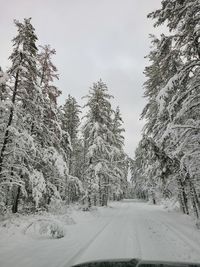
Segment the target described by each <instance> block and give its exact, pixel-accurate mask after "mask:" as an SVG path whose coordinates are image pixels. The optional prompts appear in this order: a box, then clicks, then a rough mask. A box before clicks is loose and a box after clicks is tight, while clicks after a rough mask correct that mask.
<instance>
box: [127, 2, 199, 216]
mask: <svg viewBox="0 0 200 267" xmlns="http://www.w3.org/2000/svg"><path fill="white" fill-rule="evenodd" d="M199 14H200V3H199V1H198V0H187V1H186V0H177V1H173V0H163V1H162V2H161V8H160V9H159V10H157V11H155V12H152V13H151V14H149V15H148V17H149V18H153V19H155V20H156V22H155V26H160V25H162V24H164V25H165V26H166V27H167V29H168V31H169V34H167V35H165V34H162V35H161V37H160V38H156V37H155V36H151V38H152V50H151V52H150V54H149V56H148V59H149V61H150V65H149V66H148V67H146V68H145V75H146V77H147V80H146V82H145V84H144V90H145V92H144V96H145V97H146V99H147V104H146V106H145V108H144V110H143V112H142V116H141V117H142V118H144V119H145V122H146V123H145V127H144V131H143V137H142V140H141V141H140V143H139V145H138V147H137V149H136V152H135V159H134V161H133V162H132V180H133V181H134V186H135V189H136V191H137V193H138V195H139V196H143V197H149V198H151V199H152V201H153V202H154V203H155V202H157V201H159V200H160V199H161V198H172V199H174V201H176V200H177V201H179V203H180V207H181V209H182V211H183V212H184V213H186V214H190V213H193V214H195V215H196V217H197V218H198V217H199V215H200V43H199V41H200V19H199Z"/></svg>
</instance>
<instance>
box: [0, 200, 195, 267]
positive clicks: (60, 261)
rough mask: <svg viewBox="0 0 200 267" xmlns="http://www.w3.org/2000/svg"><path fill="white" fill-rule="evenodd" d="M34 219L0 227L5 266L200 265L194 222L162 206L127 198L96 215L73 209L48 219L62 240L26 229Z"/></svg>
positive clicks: (0, 250)
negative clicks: (93, 262) (58, 226)
mask: <svg viewBox="0 0 200 267" xmlns="http://www.w3.org/2000/svg"><path fill="white" fill-rule="evenodd" d="M37 219H38V218H37ZM39 219H40V220H42V217H40V218H39ZM34 220H36V218H34V217H27V218H26V217H24V218H21V217H20V218H18V219H17V218H15V220H14V222H13V223H10V224H9V223H8V222H7V223H5V222H4V224H3V223H1V227H0V266H1V267H11V266H12V267H13V266H15V267H19V266H20V267H29V266H30V267H42V266H43V267H44V266H48V267H56V266H59V267H61V266H70V265H72V264H76V263H81V262H84V261H90V260H97V259H116V258H118V259H119V258H140V259H150V260H171V261H193V262H200V231H199V230H197V229H196V228H195V226H194V222H193V221H192V219H191V218H190V217H188V216H186V215H182V214H180V213H177V212H168V211H167V210H164V209H163V208H162V207H160V206H153V205H149V204H147V203H142V202H137V201H128V200H127V201H122V202H117V203H111V204H110V205H109V207H107V208H98V209H97V210H93V211H92V212H83V211H79V210H77V209H71V211H70V214H67V215H66V216H64V215H62V216H60V217H59V218H58V217H53V216H50V217H49V218H47V220H52V221H56V222H58V221H59V223H60V224H61V225H62V226H63V231H64V232H65V237H64V238H60V239H50V238H47V237H46V236H45V237H44V238H39V237H38V236H37V235H36V236H34V235H33V233H32V232H31V231H26V229H27V228H26V227H27V225H30V222H33V221H34ZM66 223H67V225H66ZM65 225H66V226H65Z"/></svg>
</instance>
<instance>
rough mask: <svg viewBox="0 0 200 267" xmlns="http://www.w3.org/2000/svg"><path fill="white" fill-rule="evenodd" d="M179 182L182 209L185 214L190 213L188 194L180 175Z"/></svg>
mask: <svg viewBox="0 0 200 267" xmlns="http://www.w3.org/2000/svg"><path fill="white" fill-rule="evenodd" d="M177 183H178V188H179V201H180V205H181V208H182V211H183V213H185V214H189V209H188V200H187V195H186V192H185V187H184V184H183V182H182V180H181V178H180V177H179V178H178V180H177Z"/></svg>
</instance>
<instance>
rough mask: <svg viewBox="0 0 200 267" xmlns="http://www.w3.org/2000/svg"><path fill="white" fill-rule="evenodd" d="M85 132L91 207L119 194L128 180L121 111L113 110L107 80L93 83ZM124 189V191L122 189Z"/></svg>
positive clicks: (85, 171)
mask: <svg viewBox="0 0 200 267" xmlns="http://www.w3.org/2000/svg"><path fill="white" fill-rule="evenodd" d="M85 98H87V103H86V105H85V108H87V113H86V116H85V123H84V126H83V135H84V151H85V155H84V159H85V162H84V163H85V164H84V166H85V169H84V184H85V188H86V190H87V191H86V192H87V201H88V205H89V207H90V206H91V205H92V204H93V203H94V205H96V204H100V205H102V206H104V205H107V203H108V200H109V199H110V198H114V199H115V198H116V197H118V198H120V197H122V195H123V193H124V191H125V185H126V181H127V172H126V168H125V166H126V159H125V157H126V156H125V153H124V151H123V136H122V132H123V129H122V128H121V123H120V121H122V120H121V117H120V111H119V109H117V111H116V112H114V111H113V109H112V107H111V103H110V99H111V98H112V96H111V95H109V93H108V88H107V86H106V84H105V83H103V82H102V80H100V81H99V82H97V83H94V84H93V87H92V88H91V89H90V92H89V95H87V96H86V97H85ZM123 189H124V191H123Z"/></svg>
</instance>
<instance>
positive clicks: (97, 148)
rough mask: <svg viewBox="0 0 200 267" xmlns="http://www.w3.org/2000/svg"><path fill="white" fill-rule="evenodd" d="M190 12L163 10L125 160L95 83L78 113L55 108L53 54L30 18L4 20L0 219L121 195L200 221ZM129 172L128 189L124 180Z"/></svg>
mask: <svg viewBox="0 0 200 267" xmlns="http://www.w3.org/2000/svg"><path fill="white" fill-rule="evenodd" d="M199 12H200V4H199V2H198V1H192V0H191V1H183V0H179V1H167V0H164V1H162V3H161V8H160V9H158V10H156V11H154V12H152V13H150V14H149V15H148V17H149V18H150V19H153V20H154V22H155V25H154V26H155V27H159V26H161V25H164V26H165V27H166V33H165V34H164V33H163V34H161V35H160V37H156V36H154V35H151V36H150V37H151V50H150V53H149V55H148V56H147V59H148V61H149V65H148V66H146V68H145V70H144V75H145V77H146V81H145V83H144V97H145V99H146V105H145V107H144V109H143V111H142V113H141V119H143V120H144V122H145V125H144V128H143V131H142V138H141V141H140V142H139V144H138V146H137V148H136V150H135V156H134V158H133V159H131V158H130V157H129V156H128V155H127V154H126V152H125V149H124V136H123V134H124V131H125V130H124V128H123V119H122V116H121V112H120V108H119V107H117V108H116V109H114V108H113V106H112V98H113V96H112V95H110V94H109V89H108V87H107V85H106V83H104V82H103V81H102V80H101V79H100V80H99V81H97V82H95V83H93V84H92V86H91V87H90V88H89V92H88V95H86V96H83V99H84V101H85V105H84V106H83V107H81V106H80V105H79V103H77V101H76V99H75V98H74V97H73V96H71V95H68V98H67V99H66V100H65V104H64V105H61V106H60V105H59V104H58V102H59V101H58V99H59V97H60V95H61V93H62V92H61V89H60V88H58V87H57V86H56V80H57V79H59V75H58V70H57V68H56V66H55V65H54V63H53V58H54V56H55V54H56V51H55V50H54V49H52V48H51V47H50V45H43V46H41V45H38V38H37V35H36V33H35V29H34V27H33V25H32V23H31V19H30V18H29V19H24V21H23V22H19V21H17V20H15V21H14V23H15V26H16V31H17V34H16V36H15V37H14V38H13V40H12V45H13V51H12V53H11V55H10V57H9V64H10V67H9V68H8V69H7V70H2V69H0V101H1V102H0V212H1V213H2V214H3V213H5V212H7V211H12V212H13V213H16V212H17V211H18V209H19V208H20V209H21V210H23V211H37V210H42V209H44V210H46V209H47V210H48V206H49V205H50V203H53V202H63V203H66V204H70V203H73V202H77V201H78V202H81V203H83V204H85V205H86V207H87V208H86V209H90V207H92V206H96V205H97V206H106V205H107V203H108V201H109V200H120V199H122V198H124V197H127V195H130V192H131V196H134V197H137V198H142V199H145V200H149V201H151V202H152V203H154V204H159V203H160V202H161V201H162V200H170V201H171V202H172V203H179V206H180V209H181V210H182V212H183V213H185V214H191V215H195V217H196V218H199V216H200V164H199V162H200V142H199V140H200V117H199V114H200V90H199V86H200V81H199V80H200V78H199V73H200V45H199V38H200V25H199ZM129 169H130V172H131V186H130V183H129V181H128V178H127V177H128V173H129Z"/></svg>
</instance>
